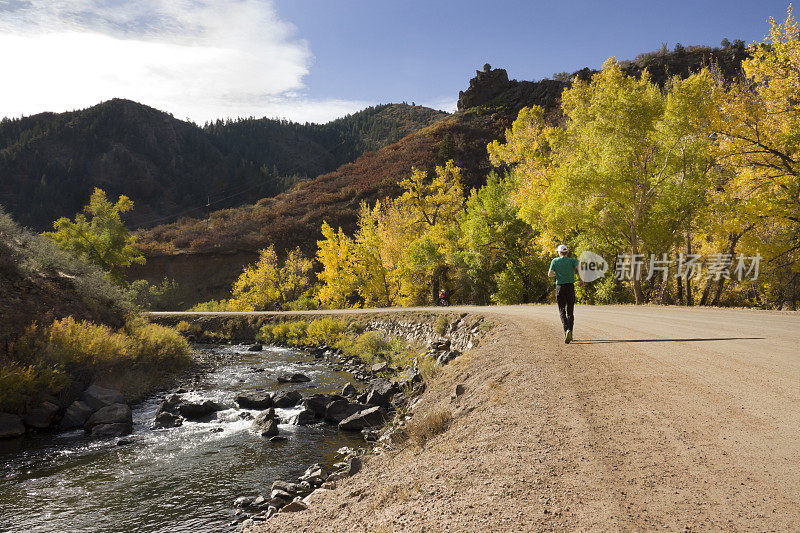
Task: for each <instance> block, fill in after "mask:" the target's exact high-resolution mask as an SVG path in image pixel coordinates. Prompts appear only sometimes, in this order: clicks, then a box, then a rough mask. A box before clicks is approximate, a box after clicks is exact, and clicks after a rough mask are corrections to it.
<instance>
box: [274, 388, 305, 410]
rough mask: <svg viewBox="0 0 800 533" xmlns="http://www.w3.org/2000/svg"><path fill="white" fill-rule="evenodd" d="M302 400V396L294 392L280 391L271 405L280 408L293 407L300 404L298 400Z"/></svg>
mask: <svg viewBox="0 0 800 533" xmlns="http://www.w3.org/2000/svg"><path fill="white" fill-rule="evenodd" d="M302 399H303V395H302V394H300V393H299V392H297V391H295V390H290V391H281V392H279V393H278V394H276V395H275V398H274V400H273V403H274V405H275V407H281V408H286V407H294V406H295V405H297V404H298V403H300V400H302Z"/></svg>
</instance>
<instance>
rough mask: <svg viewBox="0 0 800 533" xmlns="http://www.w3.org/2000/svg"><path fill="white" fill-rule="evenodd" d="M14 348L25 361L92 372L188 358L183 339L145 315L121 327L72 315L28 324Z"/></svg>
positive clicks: (176, 362) (175, 363)
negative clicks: (41, 323)
mask: <svg viewBox="0 0 800 533" xmlns="http://www.w3.org/2000/svg"><path fill="white" fill-rule="evenodd" d="M13 354H14V356H15V357H16V358H17V359H18V360H20V361H25V362H28V363H29V364H37V365H39V364H44V365H47V366H55V365H58V366H59V367H62V368H64V370H66V371H67V372H69V373H89V374H92V375H94V374H97V373H98V372H102V371H104V370H110V369H113V368H120V367H126V366H130V365H132V364H134V363H140V364H144V365H159V366H161V367H164V366H168V367H172V366H179V365H183V364H186V363H188V362H189V361H190V357H189V354H190V350H189V343H188V342H186V339H184V338H183V337H182V336H181V335H180V334H179V333H178V332H177V331H176V330H174V329H171V328H166V327H164V326H158V325H156V324H151V323H149V322H147V321H146V320H144V319H135V320H132V321H130V322H129V323H128V324H127V325H126V326H125V328H123V329H122V330H120V331H114V330H113V329H111V328H109V327H108V326H103V325H98V324H94V323H92V322H88V321H85V320H84V321H80V322H78V321H76V320H75V319H74V318H72V317H66V318H62V319H61V320H56V321H54V322H53V323H52V324H50V325H49V326H47V327H41V326H39V325H37V324H32V325H31V326H29V327H28V328H27V329H26V330H25V333H24V334H23V335H22V337H21V338H20V339H19V341H18V342H17V343H15V344H14V347H13Z"/></svg>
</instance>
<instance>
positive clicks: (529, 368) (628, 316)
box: [254, 306, 800, 532]
mask: <svg viewBox="0 0 800 533" xmlns="http://www.w3.org/2000/svg"><path fill="white" fill-rule="evenodd" d="M464 310H469V311H470V312H479V313H482V314H484V315H486V316H488V317H491V318H492V319H493V320H494V321H495V322H497V323H500V324H502V325H501V326H500V327H499V328H498V331H497V332H496V334H495V335H494V336H493V338H491V339H490V340H488V341H487V342H486V343H485V344H483V345H482V346H481V347H479V348H478V349H476V350H473V351H472V352H470V353H469V354H466V355H464V356H462V357H460V358H459V359H457V360H456V361H455V362H454V363H453V364H451V365H448V366H447V367H445V370H444V371H443V372H442V374H441V375H440V376H439V377H438V378H437V379H436V380H435V382H434V383H433V384H432V386H431V387H429V391H428V392H427V393H426V395H425V398H424V401H423V404H422V405H421V406H420V407H419V410H421V411H424V410H427V409H435V408H442V407H444V408H447V409H449V410H451V411H452V413H453V415H454V421H453V424H452V426H451V428H450V429H449V430H448V431H447V432H445V433H444V434H442V435H440V436H438V437H436V438H435V439H433V440H431V441H429V442H428V444H427V445H426V446H425V447H424V448H422V449H420V448H413V447H411V448H406V449H404V450H402V451H400V452H396V453H389V454H386V455H383V456H380V457H375V458H373V459H372V460H370V461H369V462H368V464H367V467H366V469H365V471H364V472H362V473H361V474H359V475H357V476H355V477H353V478H351V479H348V480H346V481H345V482H343V483H341V485H340V486H339V487H337V489H336V490H334V491H332V492H331V493H330V494H327V495H326V497H325V498H320V500H319V502H318V503H316V504H315V505H314V506H312V508H311V509H309V510H307V511H304V512H302V513H295V514H291V515H289V514H281V515H280V516H277V517H275V518H273V519H270V520H269V521H267V522H265V523H264V524H263V525H261V526H258V528H257V529H254V530H255V531H305V530H308V531H431V532H433V531H538V530H593V531H601V530H602V531H608V530H622V531H642V530H666V531H686V530H692V531H695V530H696V531H707V530H737V531H739V530H754V531H798V530H800V315H798V314H797V313H779V312H759V311H746V310H721V309H683V308H680V309H679V308H665V307H642V308H636V307H622V306H621V307H586V306H579V307H578V308H577V310H576V317H577V318H576V336H575V338H576V340H575V342H574V343H573V344H570V345H564V344H563V337H562V334H561V327H560V323H559V322H558V316H557V312H556V310H555V309H554V306H547V307H544V306H519V307H492V308H464ZM456 384H464V385H465V388H466V393H465V394H463V395H462V396H460V397H458V398H455V397H454V395H453V390H454V388H455V385H456ZM304 528H305V529H304Z"/></svg>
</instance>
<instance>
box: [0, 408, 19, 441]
mask: <svg viewBox="0 0 800 533" xmlns="http://www.w3.org/2000/svg"><path fill="white" fill-rule="evenodd" d="M23 433H25V425H24V424H23V423H22V418H20V417H18V416H17V415H12V414H10V413H0V439H9V438H13V437H20V436H22V434H23Z"/></svg>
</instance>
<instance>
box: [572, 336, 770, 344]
mask: <svg viewBox="0 0 800 533" xmlns="http://www.w3.org/2000/svg"><path fill="white" fill-rule="evenodd" d="M747 340H764V337H713V338H708V339H699V338H694V339H595V340H585V341H572V344H613V343H618V342H704V341H747Z"/></svg>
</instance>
